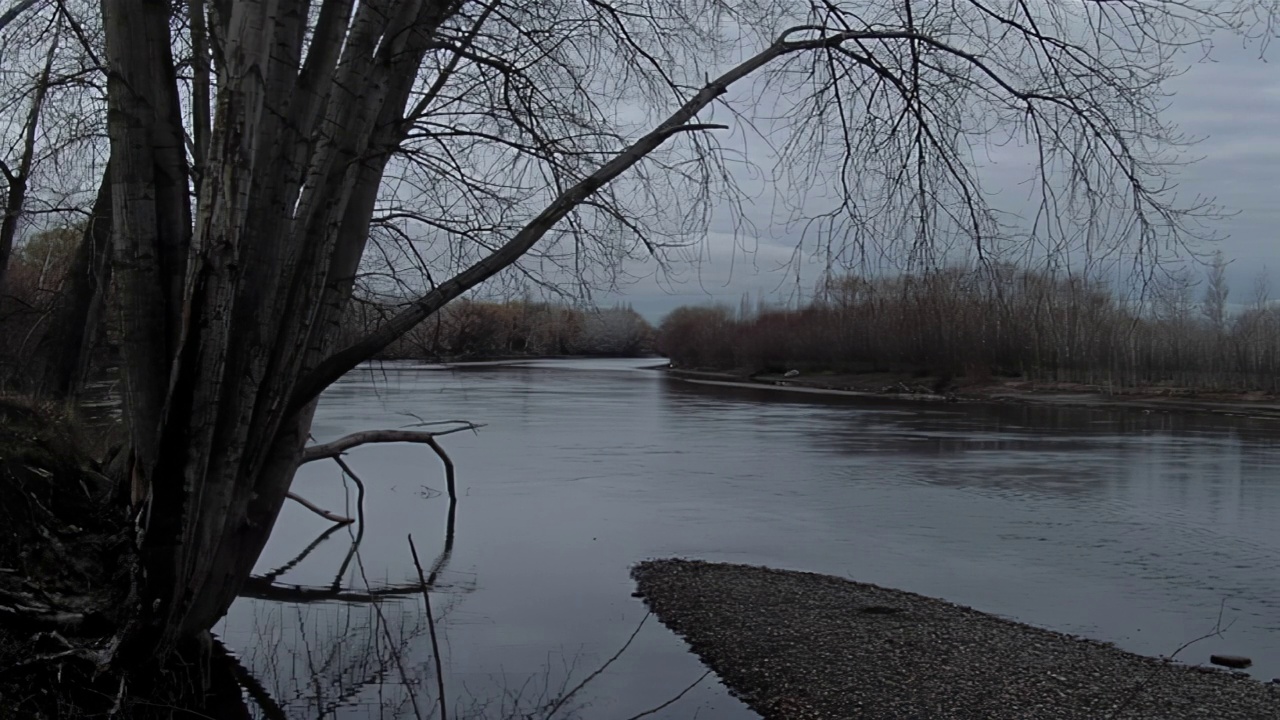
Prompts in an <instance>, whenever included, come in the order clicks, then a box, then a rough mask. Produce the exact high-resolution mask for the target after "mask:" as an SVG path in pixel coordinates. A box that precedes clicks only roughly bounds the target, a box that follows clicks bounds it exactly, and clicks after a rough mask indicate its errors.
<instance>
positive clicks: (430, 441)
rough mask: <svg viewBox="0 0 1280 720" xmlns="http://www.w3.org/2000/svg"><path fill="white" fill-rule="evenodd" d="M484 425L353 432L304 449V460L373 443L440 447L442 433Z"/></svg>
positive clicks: (331, 454)
mask: <svg viewBox="0 0 1280 720" xmlns="http://www.w3.org/2000/svg"><path fill="white" fill-rule="evenodd" d="M482 427H484V425H482V424H477V423H466V424H465V425H462V426H460V427H456V428H450V429H448V430H435V431H431V432H427V431H424V430H366V431H364V432H357V433H351V434H350V435H347V436H344V437H341V438H338V439H337V440H334V441H333V442H328V443H324V444H322V445H312V446H310V447H308V448H307V449H306V450H305V451H303V453H302V462H303V463H309V462H314V461H316V460H323V459H325V458H331V457H337V456H339V455H341V454H342V453H344V452H346V451H348V450H351V449H352V448H356V447H359V446H361V445H369V444H373V443H418V444H421V445H433V446H435V447H439V446H438V445H437V444H436V443H435V438H437V437H439V436H441V435H450V434H452V433H456V432H462V431H464V430H477V429H479V428H482ZM433 449H434V448H433Z"/></svg>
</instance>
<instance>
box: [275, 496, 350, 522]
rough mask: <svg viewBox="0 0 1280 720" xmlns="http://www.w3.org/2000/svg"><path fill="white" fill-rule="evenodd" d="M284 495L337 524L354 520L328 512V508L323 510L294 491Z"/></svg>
mask: <svg viewBox="0 0 1280 720" xmlns="http://www.w3.org/2000/svg"><path fill="white" fill-rule="evenodd" d="M285 497H287V498H289V499H290V500H293V501H294V502H296V503H298V504H299V505H301V506H302V507H304V508H306V509H308V510H310V511H311V512H313V513H315V514H317V515H319V516H320V517H322V518H324V519H325V520H328V521H329V522H335V523H338V524H339V525H350V524H351V523H353V522H355V521H356V520H355V518H349V517H346V516H344V515H338V514H336V513H332V512H329V511H328V510H325V509H324V508H322V507H320V506H319V505H316V504H315V503H313V502H311V501H310V500H308V499H306V498H304V497H302V496H300V495H296V494H294V493H288V494H286V495H285Z"/></svg>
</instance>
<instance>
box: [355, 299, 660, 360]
mask: <svg viewBox="0 0 1280 720" xmlns="http://www.w3.org/2000/svg"><path fill="white" fill-rule="evenodd" d="M394 307H395V304H393V303H387V302H374V301H368V302H358V303H353V304H352V305H351V306H350V307H349V308H348V310H347V312H346V315H345V317H344V319H343V326H342V332H343V333H344V334H347V335H350V336H351V337H359V336H360V335H362V334H364V333H367V332H368V331H369V330H370V329H372V328H374V327H376V326H377V325H378V324H379V323H381V322H382V321H383V320H384V319H385V318H386V317H387V315H389V314H390V313H391V311H392V309H393V308H394ZM653 333H654V330H653V327H652V326H651V325H649V322H648V321H647V320H645V319H644V318H643V317H641V315H640V314H639V313H637V312H636V311H635V310H634V309H632V308H631V306H630V305H625V304H619V305H615V306H614V307H609V308H597V307H589V306H588V307H583V306H572V305H565V304H557V303H549V302H537V301H534V300H529V299H521V300H508V301H504V302H496V301H487V300H476V299H471V298H462V299H460V300H457V301H455V302H453V303H450V304H449V305H447V306H445V307H444V308H442V309H441V310H440V311H439V312H437V313H436V314H435V315H433V316H432V317H430V318H428V319H426V320H423V321H422V322H420V323H418V324H417V325H415V326H414V327H413V328H411V329H410V330H409V331H408V332H406V333H405V334H404V335H402V336H401V337H399V338H398V339H396V340H395V341H393V342H392V343H390V344H389V345H387V347H385V348H383V349H382V351H381V352H379V353H378V355H377V357H378V358H379V359H385V360H402V359H414V360H484V359H494V358H504V357H522V356H523V357H548V356H556V355H594V356H609V357H639V356H643V355H648V354H652V352H653Z"/></svg>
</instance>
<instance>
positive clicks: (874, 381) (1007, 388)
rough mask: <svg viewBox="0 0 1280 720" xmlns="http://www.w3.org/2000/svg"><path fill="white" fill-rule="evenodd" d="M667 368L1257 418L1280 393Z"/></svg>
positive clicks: (684, 375) (970, 399)
mask: <svg viewBox="0 0 1280 720" xmlns="http://www.w3.org/2000/svg"><path fill="white" fill-rule="evenodd" d="M660 369H661V368H660ZM664 372H665V374H666V375H667V376H669V377H672V378H675V379H678V380H683V381H686V382H693V383H699V384H708V385H721V386H726V387H743V388H753V389H770V390H779V391H787V392H802V393H818V394H823V395H838V396H847V397H856V398H869V399H877V400H902V401H909V402H929V403H939V402H945V403H1020V404H1034V405H1048V406H1054V407H1064V408H1081V409H1094V410H1113V409H1120V410H1134V411H1141V412H1147V413H1150V412H1162V413H1170V412H1180V413H1205V414H1211V415H1219V416H1230V417H1245V418H1250V419H1256V420H1280V398H1277V397H1275V396H1271V395H1267V394H1264V393H1260V392H1253V393H1223V392H1214V391H1204V390H1202V391H1196V390H1191V389H1184V388H1144V389H1129V390H1123V391H1119V392H1114V393H1113V392H1107V391H1106V390H1105V389H1104V388H1100V387H1098V386H1096V385H1085V384H1082V383H1053V382H1036V381H1028V380H1004V381H1002V380H990V381H985V382H969V381H962V382H961V383H959V384H955V385H952V386H951V387H949V388H948V389H947V390H946V391H944V392H936V391H934V390H933V389H932V387H931V385H932V384H934V383H935V382H936V379H934V378H914V377H911V376H910V375H906V374H894V373H860V374H835V373H819V374H801V375H798V376H794V377H786V376H784V375H781V374H769V373H760V374H755V375H747V374H745V373H735V372H727V371H713V370H690V369H685V368H672V367H668V368H666V369H665V370H664Z"/></svg>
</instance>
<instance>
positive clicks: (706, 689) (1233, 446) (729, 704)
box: [217, 360, 1280, 720]
mask: <svg viewBox="0 0 1280 720" xmlns="http://www.w3.org/2000/svg"><path fill="white" fill-rule="evenodd" d="M651 365H653V361H652V360H649V361H635V360H598V361H597V360H593V361H533V362H527V363H522V364H519V365H504V366H483V367H469V368H465V369H458V368H454V369H447V370H442V369H439V368H435V369H432V368H431V367H430V366H420V365H412V364H382V365H376V366H367V367H363V368H361V369H358V370H356V371H354V372H352V373H351V374H349V375H348V376H347V377H345V378H344V379H343V380H342V381H340V382H339V383H337V384H336V385H334V386H333V387H332V388H330V389H329V390H328V391H327V392H326V394H325V395H324V398H323V401H322V402H321V405H320V409H319V411H318V413H317V416H316V420H315V424H314V428H313V433H314V435H315V437H316V440H317V441H321V442H323V441H327V440H331V439H334V438H337V437H339V436H341V435H344V434H346V433H349V432H354V431H357V430H368V429H377V428H394V427H402V426H405V425H408V424H411V423H414V422H417V420H416V419H415V416H416V417H417V418H421V419H422V420H447V419H466V420H471V421H474V422H477V423H485V427H484V428H482V429H481V430H480V431H479V432H478V433H474V434H473V433H460V434H455V435H449V436H447V437H445V438H442V440H441V442H442V444H443V445H444V446H445V447H446V448H447V450H448V452H449V454H450V455H451V456H452V458H453V460H454V461H455V463H456V464H457V468H458V492H459V495H460V497H459V500H458V503H457V505H456V508H455V513H454V518H453V520H454V523H453V532H452V538H451V543H450V548H449V549H450V552H449V553H447V555H446V557H444V558H443V559H441V558H440V557H439V556H440V554H441V553H442V552H443V551H444V550H445V549H446V548H445V545H446V535H447V533H446V531H447V529H448V525H449V523H448V520H449V517H448V516H449V512H448V508H449V503H448V500H447V498H446V497H445V496H443V495H441V494H440V493H439V491H441V490H443V489H444V488H445V483H444V478H443V472H442V469H441V465H440V462H439V460H438V459H437V458H436V457H435V456H434V455H433V454H432V453H431V452H430V450H429V449H428V448H425V447H422V446H414V445H380V446H373V447H365V448H360V449H357V450H354V451H352V452H351V453H350V454H349V455H348V456H347V460H348V462H349V464H350V466H351V468H352V469H353V470H354V471H355V472H356V474H357V475H359V476H360V477H361V478H362V479H363V481H364V484H365V485H366V487H367V497H366V499H365V502H364V514H365V523H364V524H363V532H362V534H361V536H360V543H359V546H358V552H356V553H355V554H354V555H352V554H351V553H350V548H351V547H352V540H353V537H354V535H355V532H356V531H355V529H354V528H342V529H339V530H337V531H336V532H333V533H330V534H329V535H328V536H326V537H324V539H322V540H320V541H319V542H318V544H315V545H314V547H312V548H311V551H310V552H309V553H307V554H306V555H305V557H304V558H303V559H302V560H301V561H300V562H297V563H296V564H293V562H292V561H293V559H294V558H295V557H296V556H298V555H299V554H300V553H302V552H303V551H304V550H305V549H306V548H307V547H308V546H309V545H311V544H313V543H315V541H316V540H317V539H318V538H319V537H320V536H321V534H322V533H323V532H324V531H325V530H326V529H328V528H329V527H330V526H329V524H328V523H326V522H325V521H324V520H321V519H320V518H318V517H316V516H314V515H312V514H310V513H308V512H307V511H306V510H304V509H302V508H301V507H300V506H298V505H297V504H295V503H289V504H288V505H287V506H286V508H285V511H284V513H283V515H282V516H281V519H280V522H279V525H278V526H277V530H276V533H275V535H273V537H272V539H271V542H270V544H269V545H268V548H267V550H266V552H265V553H264V555H263V558H262V560H261V562H260V564H259V568H258V572H260V573H268V572H272V571H275V573H276V574H275V575H274V581H275V585H276V587H277V590H279V589H280V588H282V587H283V588H285V589H293V588H294V586H297V587H298V588H301V589H300V590H297V591H296V592H293V593H292V594H290V593H288V592H284V591H280V592H276V593H275V594H272V593H270V592H261V593H257V595H258V597H246V598H242V599H241V600H240V601H238V602H237V604H236V605H235V607H234V608H233V609H232V612H231V614H230V615H229V616H228V618H227V619H226V620H225V621H224V622H223V623H222V624H221V625H220V626H219V627H218V628H217V633H218V635H219V636H220V637H222V638H223V639H224V640H225V642H226V644H227V645H228V646H229V647H231V648H233V649H234V650H235V651H236V652H237V653H238V654H239V655H240V656H241V657H242V660H243V663H244V665H245V666H246V667H247V668H248V669H249V670H250V671H251V672H252V673H253V674H254V675H255V676H256V677H257V678H258V679H259V680H261V682H262V684H263V686H264V689H265V690H266V691H267V692H269V693H270V694H271V695H272V696H273V697H274V699H275V701H276V702H277V703H278V704H279V705H280V706H281V707H282V709H283V711H284V713H285V715H287V716H289V717H298V718H303V717H307V718H314V717H321V716H323V717H340V718H366V717H409V718H412V717H417V716H421V717H427V716H429V715H430V714H431V713H432V712H433V710H434V709H435V705H434V703H436V702H437V700H436V690H435V688H436V683H437V679H436V675H435V666H434V665H433V664H432V658H433V650H432V642H431V638H430V626H431V625H432V624H434V627H435V629H436V631H437V644H438V645H439V647H440V653H441V655H442V656H443V663H442V667H443V680H444V685H445V692H446V697H447V708H448V709H449V711H450V712H449V716H450V717H451V718H458V717H484V718H505V717H520V718H523V717H526V716H530V717H544V716H545V715H546V714H547V711H548V710H549V709H550V704H551V701H552V700H553V699H554V698H556V697H561V696H563V695H565V694H566V693H567V692H568V691H569V690H572V689H573V688H574V687H575V686H577V685H578V684H579V683H580V682H582V681H583V680H584V679H586V678H587V677H588V676H591V675H592V673H594V672H596V671H597V670H598V669H600V668H601V666H604V665H605V664H606V661H608V660H609V659H610V657H611V656H613V655H614V654H615V653H617V652H618V651H619V650H620V649H621V648H623V647H624V645H626V643H627V642H628V638H629V637H631V636H632V635H633V633H634V639H633V640H632V641H631V642H630V644H629V645H627V646H626V650H625V652H622V653H621V654H620V655H619V656H618V657H617V659H616V660H615V661H613V662H612V663H610V664H608V665H607V666H606V667H605V669H604V670H603V672H600V673H599V674H598V675H595V676H594V677H592V678H591V679H590V681H589V682H587V683H586V685H585V687H583V688H582V689H581V690H580V691H579V692H577V693H576V694H573V696H572V698H571V699H570V701H569V702H567V703H566V704H564V705H563V706H562V707H560V708H558V709H557V710H556V713H555V716H556V717H572V716H575V715H576V716H577V717H584V718H619V719H625V718H630V717H633V716H635V715H637V714H639V713H641V712H643V711H645V710H648V709H650V708H653V707H654V706H657V705H660V704H662V703H663V702H665V701H667V700H669V699H671V698H673V697H675V696H676V695H678V694H679V693H680V692H681V691H682V690H683V689H685V688H686V687H687V686H689V685H690V684H691V683H694V681H696V680H697V679H698V678H699V676H701V675H702V673H703V672H704V671H705V668H703V666H702V665H701V663H700V662H699V661H698V659H697V658H696V656H693V655H692V654H690V653H689V652H688V651H687V649H686V647H685V645H684V643H683V641H681V640H680V639H679V638H677V637H675V636H674V635H672V634H671V633H669V632H668V631H667V630H666V629H665V628H663V627H662V625H661V624H660V623H658V622H657V621H656V620H655V619H653V618H649V619H648V620H647V621H645V622H643V624H641V623H642V620H643V619H644V616H645V609H644V605H643V604H642V602H641V601H640V600H637V599H635V598H633V597H631V593H632V591H633V590H634V586H633V585H632V583H631V581H630V578H629V575H628V568H629V566H630V565H632V564H633V563H636V562H638V561H640V560H644V559H646V558H656V557H670V556H684V557H695V558H705V559H710V560H722V561H731V562H743V563H750V564H761V565H770V566H777V567H783V568H792V569H801V570H810V571H816V572H822V573H829V574H834V575H840V576H845V577H849V578H851V579H856V580H859V581H865V582H872V583H877V584H880V585H885V586H889V587H894V588H899V589H904V590H910V591H914V592H918V593H923V594H926V595H931V596H936V597H941V598H944V599H947V600H950V601H952V602H956V603H960V604H963V605H969V606H972V607H974V608H977V609H979V610H983V611H986V612H991V613H996V614H999V615H1003V616H1006V617H1010V618H1013V619H1016V620H1020V621H1023V622H1027V623H1031V624H1035V625H1039V626H1043V627H1047V628H1051V629H1055V630H1059V631H1063V632H1067V633H1073V634H1079V635H1085V636H1088V637H1091V638H1096V639H1100V640H1107V641H1111V642H1114V643H1116V644H1117V645H1119V646H1120V647H1123V648H1126V649H1129V650H1133V651H1136V652H1140V653H1145V654H1149V655H1167V654H1169V653H1171V652H1173V651H1174V650H1175V649H1176V648H1178V647H1179V646H1180V645H1182V644H1183V643H1185V642H1187V641H1189V640H1192V639H1194V638H1197V637H1199V636H1202V635H1205V634H1206V633H1209V632H1211V631H1212V630H1213V629H1214V628H1215V626H1219V627H1221V628H1224V629H1225V630H1224V632H1222V633H1221V635H1220V636H1214V637H1210V638H1208V639H1205V640H1202V641H1200V642H1197V643H1195V644H1194V645H1192V646H1191V647H1189V648H1187V649H1185V650H1183V651H1182V654H1181V655H1179V658H1180V659H1184V660H1185V661H1187V662H1192V663H1204V662H1206V661H1207V659H1208V656H1209V654H1210V653H1213V652H1228V653H1233V654H1242V655H1247V656H1250V657H1252V658H1253V660H1254V663H1255V665H1254V667H1253V668H1252V669H1251V672H1253V674H1254V675H1255V676H1257V677H1260V678H1263V679H1270V678H1272V677H1275V676H1280V592H1277V591H1280V572H1278V571H1280V532H1278V531H1277V528H1280V477H1277V471H1278V469H1280V446H1278V445H1277V443H1276V438H1277V430H1280V427H1277V425H1276V424H1275V423H1274V422H1267V421H1260V420H1249V419H1246V418H1223V417H1216V416H1208V415H1194V414H1186V415H1169V414H1160V413H1151V414H1147V413H1142V412H1139V411H1132V410H1106V411H1104V410H1081V409H1066V408H1054V407H1040V406H1020V405H996V404H947V405H935V404H919V403H911V402H905V401H891V400H879V399H857V398H847V397H830V396H823V395H817V394H809V393H793V392H787V391H782V390H771V389H766V388H734V387H722V386H715V385H710V384H702V383H692V382H687V381H681V380H677V379H673V378H670V377H667V376H665V375H664V374H663V373H661V372H659V371H655V370H648V369H644V367H645V366H651ZM294 489H295V491H296V492H298V494H300V495H302V496H304V497H306V498H307V499H309V500H311V501H313V502H315V503H316V504H318V505H321V506H324V507H326V508H328V509H330V510H333V511H335V512H339V513H343V512H350V513H354V512H355V511H354V508H353V506H352V503H354V499H355V497H356V494H355V488H354V485H353V484H351V483H349V482H348V483H346V484H345V485H344V481H343V478H342V476H341V473H340V471H339V469H338V468H337V466H336V465H334V464H333V463H331V462H323V463H314V464H309V465H307V466H304V468H303V470H302V471H301V472H300V474H299V478H298V481H297V482H296V483H295V486H294ZM410 534H412V536H413V539H414V542H415V544H416V546H417V549H418V552H419V555H420V556H421V562H422V565H423V566H424V569H425V570H426V571H427V572H431V571H432V569H433V568H434V569H436V570H437V573H436V577H435V578H434V581H433V587H434V589H433V592H432V595H431V603H432V610H433V620H434V623H428V622H427V620H426V614H425V612H424V608H423V600H422V596H421V595H420V594H418V595H414V594H407V595H398V596H396V595H391V596H388V597H385V598H383V599H382V601H381V602H378V603H376V604H371V603H369V602H366V601H364V600H363V599H362V597H361V593H362V592H363V591H365V590H366V589H367V588H374V589H375V590H376V589H379V588H386V587H388V586H392V587H393V588H395V587H399V588H400V589H401V590H412V589H413V587H414V586H416V585H417V584H418V580H417V575H416V571H415V569H414V564H413V559H412V556H411V555H410V549H409V545H408V541H407V538H408V536H409V535H410ZM348 556H350V560H348V561H347V562H346V564H345V568H344V560H347V558H348ZM340 571H341V573H340ZM335 580H336V581H337V582H338V584H339V585H340V586H341V587H342V588H343V589H344V591H346V594H345V595H344V596H343V599H336V598H335V597H334V593H333V592H330V591H329V590H328V588H331V587H332V585H333V583H334V582H335ZM637 628H639V630H638V632H637ZM406 678H407V681H406ZM415 705H416V707H417V714H415ZM646 717H657V718H692V717H697V718H702V719H708V720H710V719H717V718H751V717H755V715H754V714H753V713H751V712H750V711H749V710H748V709H746V707H745V706H744V705H742V704H741V703H740V702H739V701H738V700H736V699H734V698H733V697H731V696H730V695H729V694H728V692H727V691H726V690H725V689H724V688H723V686H721V685H720V684H719V682H718V680H717V678H716V676H715V675H711V676H709V677H707V678H706V679H705V680H703V681H702V682H701V683H699V684H697V685H696V686H695V687H694V688H693V689H692V690H690V691H689V692H687V694H685V695H683V697H681V698H680V699H679V700H678V701H677V702H675V703H673V704H671V705H670V706H668V707H666V708H665V709H663V710H661V711H659V712H657V713H655V714H653V715H649V716H646Z"/></svg>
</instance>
